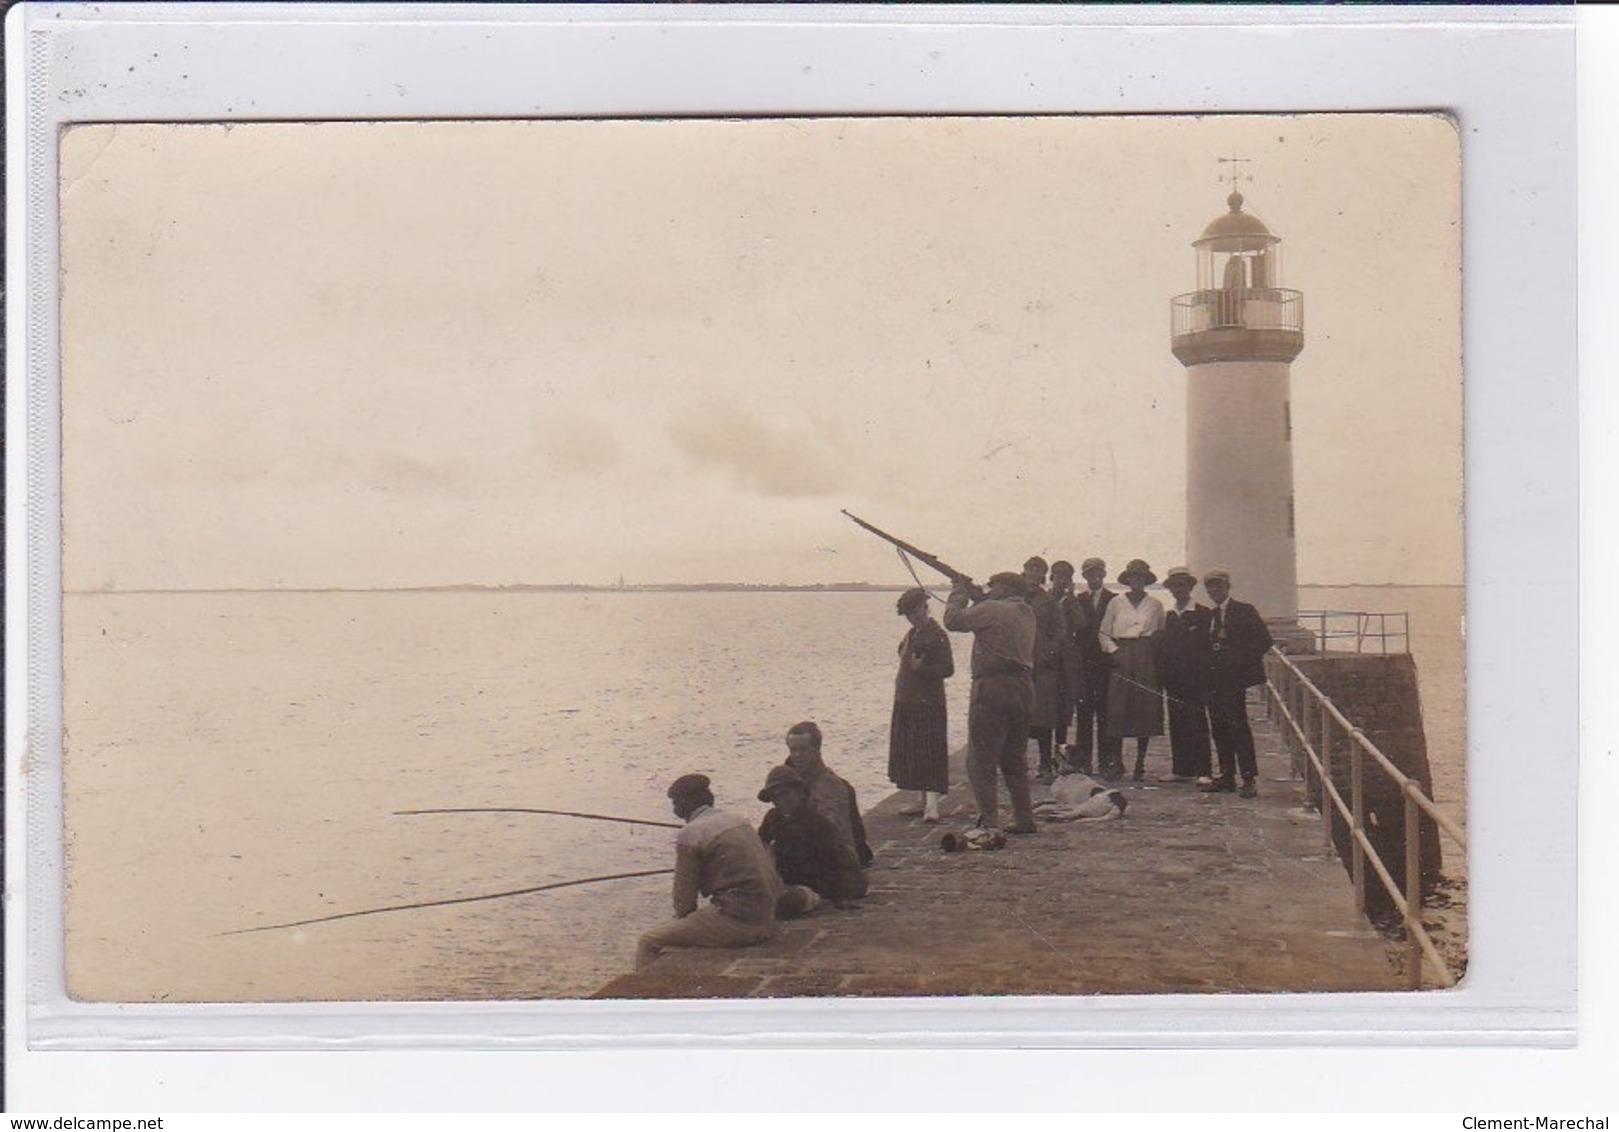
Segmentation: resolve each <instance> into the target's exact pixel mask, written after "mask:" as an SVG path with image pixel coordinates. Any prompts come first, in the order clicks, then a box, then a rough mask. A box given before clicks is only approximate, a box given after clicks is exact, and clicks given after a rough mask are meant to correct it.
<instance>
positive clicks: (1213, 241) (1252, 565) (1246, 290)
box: [1170, 192, 1308, 643]
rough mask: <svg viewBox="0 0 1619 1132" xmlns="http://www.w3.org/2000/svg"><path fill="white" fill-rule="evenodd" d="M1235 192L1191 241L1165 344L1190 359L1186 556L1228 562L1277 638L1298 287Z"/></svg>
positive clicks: (1285, 591)
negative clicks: (1193, 284) (1190, 276)
mask: <svg viewBox="0 0 1619 1132" xmlns="http://www.w3.org/2000/svg"><path fill="white" fill-rule="evenodd" d="M1244 203H1245V202H1244V200H1243V197H1242V194H1241V193H1239V192H1233V193H1232V194H1231V195H1230V196H1229V197H1228V198H1227V199H1226V206H1227V210H1226V212H1225V213H1224V214H1222V215H1220V216H1218V217H1216V218H1215V219H1214V220H1212V221H1210V222H1209V224H1208V226H1207V227H1206V228H1204V229H1203V234H1202V235H1201V236H1199V237H1198V238H1197V239H1196V240H1194V241H1193V242H1192V246H1193V247H1194V248H1195V249H1197V290H1195V291H1192V292H1190V293H1188V294H1184V295H1177V296H1176V297H1175V298H1174V299H1173V300H1172V303H1171V308H1170V311H1171V314H1170V324H1171V330H1170V349H1171V350H1172V351H1173V352H1174V354H1175V357H1176V358H1178V359H1179V360H1180V362H1181V364H1182V365H1184V366H1185V367H1186V387H1187V388H1186V408H1187V413H1186V555H1187V559H1188V561H1189V562H1190V564H1191V567H1192V569H1193V570H1195V571H1197V572H1198V573H1199V574H1201V573H1202V572H1203V571H1205V570H1209V569H1212V568H1214V567H1224V568H1225V569H1227V570H1230V571H1231V576H1232V584H1233V588H1234V590H1235V592H1236V593H1237V595H1238V596H1240V597H1241V598H1242V599H1243V600H1244V601H1248V602H1251V603H1253V604H1254V605H1255V606H1257V607H1258V608H1259V612H1260V613H1261V614H1263V615H1264V617H1265V619H1266V621H1267V622H1269V623H1270V626H1271V632H1272V634H1273V635H1274V636H1275V637H1276V638H1277V640H1278V641H1286V642H1289V643H1292V642H1293V641H1294V640H1296V639H1298V638H1301V637H1303V638H1306V639H1307V638H1308V634H1301V633H1300V632H1299V630H1298V556H1297V551H1296V545H1295V522H1294V519H1295V515H1294V506H1293V418H1292V404H1291V398H1290V394H1289V386H1290V382H1291V372H1290V367H1291V365H1292V362H1293V359H1294V358H1296V357H1298V355H1299V351H1300V350H1302V349H1304V296H1303V295H1301V294H1300V293H1299V292H1297V291H1290V290H1287V289H1286V288H1284V287H1283V286H1282V285H1281V283H1282V271H1281V251H1282V241H1281V239H1280V238H1279V237H1277V236H1275V235H1274V234H1272V232H1271V231H1270V229H1269V228H1267V227H1265V225H1264V223H1263V222H1262V221H1261V220H1260V219H1259V218H1258V217H1257V216H1255V215H1253V214H1252V213H1250V212H1244V211H1243V205H1244Z"/></svg>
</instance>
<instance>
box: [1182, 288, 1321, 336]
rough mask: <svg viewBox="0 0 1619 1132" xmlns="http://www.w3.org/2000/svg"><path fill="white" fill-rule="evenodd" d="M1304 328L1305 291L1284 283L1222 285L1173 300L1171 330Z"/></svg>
mask: <svg viewBox="0 0 1619 1132" xmlns="http://www.w3.org/2000/svg"><path fill="white" fill-rule="evenodd" d="M1226 329H1238V330H1284V331H1292V332H1295V333H1299V334H1302V333H1303V332H1304V295H1303V294H1302V293H1301V292H1298V291H1290V290H1286V289H1285V288H1281V287H1229V288H1227V287H1222V288H1217V289H1212V290H1205V291H1193V292H1191V293H1189V294H1185V295H1176V296H1175V297H1174V298H1173V299H1172V300H1170V333H1171V334H1173V335H1174V336H1175V337H1177V338H1178V337H1180V336H1181V335H1184V334H1196V333H1199V332H1200V331H1207V330H1226Z"/></svg>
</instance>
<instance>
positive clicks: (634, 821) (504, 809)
mask: <svg viewBox="0 0 1619 1132" xmlns="http://www.w3.org/2000/svg"><path fill="white" fill-rule="evenodd" d="M394 814H395V815H396V816H399V817H407V816H419V815H421V814H547V815H550V816H553V817H561V818H588V819H589V820H590V821H616V822H623V823H624V824H625V825H655V826H657V827H659V828H660V829H683V828H684V827H683V826H682V825H681V824H680V823H679V822H672V821H648V820H647V819H645V818H621V817H615V816H614V815H612V814H584V813H579V812H578V811H576V810H537V809H534V808H532V807H528V806H455V807H450V808H446V809H434V810H395V811H394Z"/></svg>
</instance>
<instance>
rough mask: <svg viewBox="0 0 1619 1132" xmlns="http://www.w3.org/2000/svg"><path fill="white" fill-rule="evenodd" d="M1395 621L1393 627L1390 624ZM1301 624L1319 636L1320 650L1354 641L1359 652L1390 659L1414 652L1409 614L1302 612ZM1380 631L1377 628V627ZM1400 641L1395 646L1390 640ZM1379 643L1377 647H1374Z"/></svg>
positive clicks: (1330, 611)
mask: <svg viewBox="0 0 1619 1132" xmlns="http://www.w3.org/2000/svg"><path fill="white" fill-rule="evenodd" d="M1390 621H1393V622H1395V627H1394V628H1392V629H1391V628H1390V627H1389V622H1390ZM1298 623H1299V625H1300V626H1301V627H1303V628H1307V629H1309V630H1310V632H1311V633H1312V634H1314V636H1315V640H1316V647H1317V648H1318V649H1320V650H1321V651H1322V652H1327V651H1328V650H1329V649H1331V647H1332V642H1333V641H1353V642H1354V644H1355V651H1356V652H1358V653H1365V652H1369V653H1374V654H1381V655H1384V656H1387V655H1389V654H1391V653H1407V652H1410V651H1411V618H1410V615H1409V614H1406V613H1366V612H1362V611H1360V610H1349V609H1301V610H1299V612H1298ZM1374 624H1375V625H1376V628H1375V629H1374V628H1373V625H1374ZM1391 640H1398V642H1399V643H1398V645H1397V646H1394V647H1391V646H1390V643H1389V642H1390V641H1391ZM1373 643H1375V645H1376V647H1375V648H1374V647H1372V645H1373Z"/></svg>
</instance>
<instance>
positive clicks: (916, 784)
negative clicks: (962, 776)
mask: <svg viewBox="0 0 1619 1132" xmlns="http://www.w3.org/2000/svg"><path fill="white" fill-rule="evenodd" d="M895 608H896V610H897V611H898V613H899V615H900V616H901V617H904V618H906V619H907V620H908V621H910V623H911V627H910V629H909V630H908V631H907V632H906V634H905V638H904V639H903V640H902V641H900V643H899V675H897V676H896V677H895V678H894V716H893V721H892V723H891V724H890V725H889V729H888V777H889V780H890V781H892V782H893V783H894V785H895V786H897V787H899V788H900V789H901V790H916V791H919V792H920V793H921V804H920V805H919V806H917V807H915V808H907V809H905V810H903V811H901V812H902V813H906V814H921V815H922V820H923V821H925V822H929V823H933V822H937V821H938V820H939V799H940V798H941V797H942V796H943V795H944V794H946V793H948V792H949V790H950V740H949V736H948V735H947V734H946V730H945V699H944V682H945V681H946V680H947V679H949V678H950V677H951V676H953V675H954V674H955V671H956V662H955V658H954V657H953V656H952V655H951V653H950V638H949V637H948V636H947V635H946V634H945V631H944V629H943V627H942V626H940V624H939V623H938V622H937V621H935V620H934V619H933V618H931V617H929V616H928V593H927V591H926V590H924V589H920V588H918V589H911V590H906V591H905V592H904V593H903V594H901V595H900V598H899V601H898V602H897V603H896V605H895Z"/></svg>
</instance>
